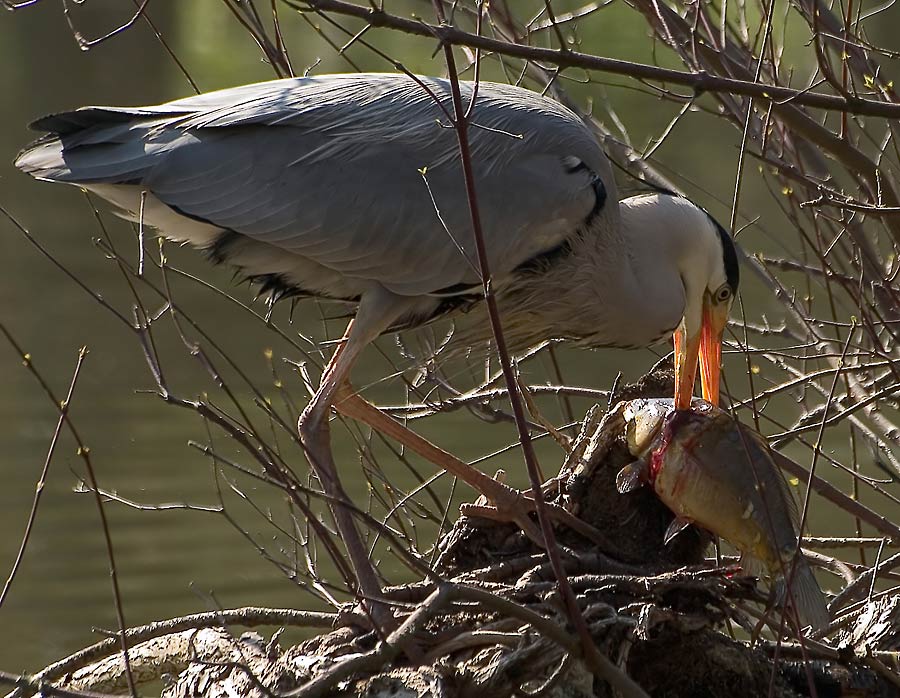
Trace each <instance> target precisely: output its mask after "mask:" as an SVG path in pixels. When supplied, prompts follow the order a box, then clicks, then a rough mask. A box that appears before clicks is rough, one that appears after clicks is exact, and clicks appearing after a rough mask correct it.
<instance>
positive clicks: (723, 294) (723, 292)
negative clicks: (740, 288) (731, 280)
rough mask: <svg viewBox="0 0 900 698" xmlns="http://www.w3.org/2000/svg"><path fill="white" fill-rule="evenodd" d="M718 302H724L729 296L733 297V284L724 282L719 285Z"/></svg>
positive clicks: (716, 295) (716, 293)
mask: <svg viewBox="0 0 900 698" xmlns="http://www.w3.org/2000/svg"><path fill="white" fill-rule="evenodd" d="M714 295H715V298H716V303H724V302H725V301H727V300H728V299H729V298H731V286H729V285H728V284H722V285H721V286H719V290H718V291H716V292H715V294H714Z"/></svg>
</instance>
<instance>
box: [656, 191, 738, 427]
mask: <svg viewBox="0 0 900 698" xmlns="http://www.w3.org/2000/svg"><path fill="white" fill-rule="evenodd" d="M669 206H670V207H671V208H672V212H673V214H674V218H673V219H672V221H671V222H672V229H673V231H675V230H676V229H677V232H675V234H673V237H674V238H675V240H673V242H674V243H675V244H676V245H678V248H677V249H675V250H673V252H674V253H675V254H674V257H675V260H676V264H677V266H678V273H679V274H680V276H681V282H682V284H683V285H684V317H683V318H682V320H681V323H680V324H679V326H678V328H677V329H676V330H675V333H674V343H675V405H676V408H678V409H687V408H688V407H690V404H691V397H692V395H693V390H694V378H695V377H696V375H697V364H698V359H699V365H700V382H701V384H702V390H703V398H704V399H705V400H709V401H710V402H712V403H713V404H715V405H718V403H719V373H720V370H721V361H722V333H723V332H724V330H725V325H726V324H727V322H728V314H729V312H730V311H731V304H732V302H733V301H734V297H735V295H736V294H737V289H738V281H739V272H738V260H737V252H736V251H735V247H734V242H732V239H731V236H730V235H729V234H728V233H727V232H726V231H725V229H724V228H722V226H721V225H719V224H718V223H717V222H716V221H715V219H714V218H713V217H712V216H710V215H709V214H708V213H707V212H706V211H704V210H703V209H701V208H699V207H698V206H695V205H694V204H692V203H691V202H690V201H688V200H687V199H683V198H677V197H671V200H670V202H669Z"/></svg>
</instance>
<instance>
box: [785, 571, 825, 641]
mask: <svg viewBox="0 0 900 698" xmlns="http://www.w3.org/2000/svg"><path fill="white" fill-rule="evenodd" d="M777 589H778V598H779V599H783V600H784V601H785V602H791V603H793V606H794V608H795V609H796V611H797V616H798V617H799V618H800V625H802V626H807V625H810V626H812V629H813V630H814V631H815V630H824V629H825V628H827V627H828V623H829V622H830V621H831V614H830V613H829V612H828V605H827V604H826V603H825V594H823V593H822V589H821V587H819V583H818V582H817V581H816V576H815V575H814V574H813V571H812V568H811V567H810V566H809V564H808V563H807V562H806V560H804V559H803V558H802V557H800V558H798V559H797V564H796V567H795V569H794V575H793V579H792V580H791V592H790V594H788V593H787V589H786V587H785V579H784V578H781V579H779V580H778V586H777Z"/></svg>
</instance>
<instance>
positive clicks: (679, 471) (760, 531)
mask: <svg viewBox="0 0 900 698" xmlns="http://www.w3.org/2000/svg"><path fill="white" fill-rule="evenodd" d="M623 415H624V417H625V421H626V436H627V440H628V446H629V449H630V451H631V453H632V455H635V456H637V457H638V458H639V460H638V461H637V462H636V463H635V464H632V465H630V466H626V468H623V470H622V472H620V473H619V477H618V478H617V484H618V486H619V489H620V491H628V490H630V489H633V488H634V487H636V486H638V485H640V484H641V483H642V482H646V483H648V484H649V485H650V486H652V488H653V490H654V492H655V493H656V495H657V496H658V497H659V498H660V499H661V500H662V502H663V503H664V504H665V505H666V506H667V507H669V509H671V510H672V512H673V513H674V514H675V515H676V517H677V518H676V519H675V521H674V522H673V524H672V526H670V529H669V531H668V532H667V533H666V538H667V540H669V539H671V538H672V537H674V536H675V535H677V533H678V532H679V531H680V530H682V529H683V528H684V527H685V526H686V525H688V524H689V523H692V524H696V525H698V526H701V527H702V528H705V529H707V530H708V531H710V532H712V533H714V534H715V535H717V536H719V537H721V538H723V539H725V540H727V541H728V542H729V543H731V544H732V545H733V546H734V547H735V548H737V549H738V550H740V551H741V553H742V557H741V564H742V565H743V566H744V568H745V569H747V570H748V571H754V572H755V571H756V570H757V569H759V570H764V571H765V572H767V573H768V574H769V575H770V576H771V577H773V578H774V579H776V580H778V583H779V586H783V580H784V578H785V577H786V576H788V577H791V580H792V581H791V585H790V586H791V591H790V596H791V598H792V599H793V602H794V603H793V605H794V607H795V608H796V609H797V613H798V616H799V618H800V621H801V623H802V624H803V625H811V626H812V627H813V628H814V629H816V630H818V629H821V628H823V627H826V626H827V625H828V620H829V615H828V609H827V606H826V604H825V597H824V595H823V594H822V591H821V589H820V588H819V585H818V583H817V581H816V578H815V576H814V575H813V573H812V570H811V569H810V568H809V565H808V564H807V562H806V560H805V559H804V558H803V557H802V555H801V556H798V557H796V562H795V553H796V551H797V547H798V541H797V537H798V530H799V521H798V516H797V507H796V503H795V502H794V499H793V496H792V494H791V492H790V489H789V488H788V485H787V483H786V482H785V480H784V477H783V476H782V474H781V471H780V470H779V469H778V468H777V467H776V466H775V463H774V461H773V460H772V457H771V452H770V448H769V445H768V444H767V443H766V441H765V439H764V437H762V435H760V434H759V433H757V432H755V431H753V430H752V429H750V428H749V427H747V426H745V425H743V424H741V423H739V422H737V421H735V420H734V419H733V418H732V417H731V416H730V415H729V414H728V413H727V412H724V411H723V410H720V409H719V408H717V407H714V406H713V405H712V404H710V403H708V402H706V401H703V400H694V403H693V405H692V407H691V409H690V410H678V411H676V410H675V409H674V401H673V400H671V399H668V400H666V399H653V400H647V399H643V400H633V401H630V402H629V403H626V404H625V406H624V408H623Z"/></svg>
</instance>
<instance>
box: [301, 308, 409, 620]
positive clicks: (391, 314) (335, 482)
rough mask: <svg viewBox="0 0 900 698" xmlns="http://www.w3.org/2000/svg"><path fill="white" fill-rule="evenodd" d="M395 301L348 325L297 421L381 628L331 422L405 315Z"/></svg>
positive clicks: (371, 573)
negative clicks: (357, 374)
mask: <svg viewBox="0 0 900 698" xmlns="http://www.w3.org/2000/svg"><path fill="white" fill-rule="evenodd" d="M391 300H392V299H391V298H390V297H388V296H387V295H386V292H385V294H373V295H372V296H370V297H366V296H364V297H363V299H362V301H361V303H360V307H359V310H358V312H357V315H356V318H355V319H354V320H351V321H350V324H349V325H347V329H346V331H345V332H344V336H343V338H342V339H341V341H340V344H338V346H337V348H336V349H335V351H334V354H333V355H332V357H331V360H330V361H329V362H328V365H327V366H326V367H325V371H324V373H323V374H322V379H321V381H320V382H319V388H318V389H317V390H316V392H315V395H313V397H312V399H311V400H310V402H309V404H308V405H307V406H306V408H305V409H304V410H303V413H302V414H301V415H300V419H299V420H298V421H297V430H298V432H299V434H300V442H301V443H302V444H303V449H304V451H305V452H306V456H307V458H308V459H309V463H310V465H311V466H312V468H313V470H314V471H315V473H316V477H318V479H319V482H320V483H321V484H322V489H323V490H324V491H325V494H327V495H328V496H329V497H330V498H331V500H332V503H331V505H330V506H331V511H332V513H333V515H334V521H335V524H336V525H337V529H338V533H339V534H340V536H341V538H343V540H344V545H345V546H346V548H347V554H348V555H349V557H350V563H351V564H352V566H353V570H354V572H355V573H356V578H357V581H358V582H359V590H360V592H361V594H362V596H364V597H366V598H368V599H372V600H373V601H372V602H371V605H370V609H371V611H372V613H373V615H374V616H375V618H376V620H381V621H383V622H390V615H389V610H388V609H387V608H386V607H385V606H383V605H382V604H380V603H378V602H377V601H376V600H377V599H378V598H379V597H380V596H381V583H380V581H379V579H378V575H377V573H376V572H375V568H374V567H373V565H372V562H371V560H370V559H369V554H368V550H367V548H366V545H365V544H364V543H363V540H362V537H361V536H360V533H359V530H358V529H357V527H356V522H355V520H354V517H353V505H352V503H351V501H350V498H349V497H348V496H347V493H346V492H345V491H344V488H343V485H342V484H341V481H340V478H339V477H338V474H337V468H336V467H335V464H334V457H333V456H332V453H331V441H330V436H329V425H328V419H329V416H330V411H331V407H332V404H333V402H334V398H335V394H336V392H337V390H338V388H339V387H340V386H341V385H342V384H343V383H344V382H345V381H346V380H347V378H348V376H349V375H350V369H351V368H352V367H353V364H354V363H356V359H357V358H358V357H359V354H360V352H361V351H362V350H363V349H364V348H365V346H366V345H367V344H369V343H370V342H371V341H372V340H373V339H374V338H375V337H377V336H378V335H379V334H381V333H382V332H383V331H384V330H385V329H387V327H389V326H390V324H391V323H392V322H394V320H396V319H397V317H399V316H400V315H402V313H403V311H404V310H405V307H403V306H402V305H401V306H399V307H398V306H397V304H395V303H392V302H391Z"/></svg>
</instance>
